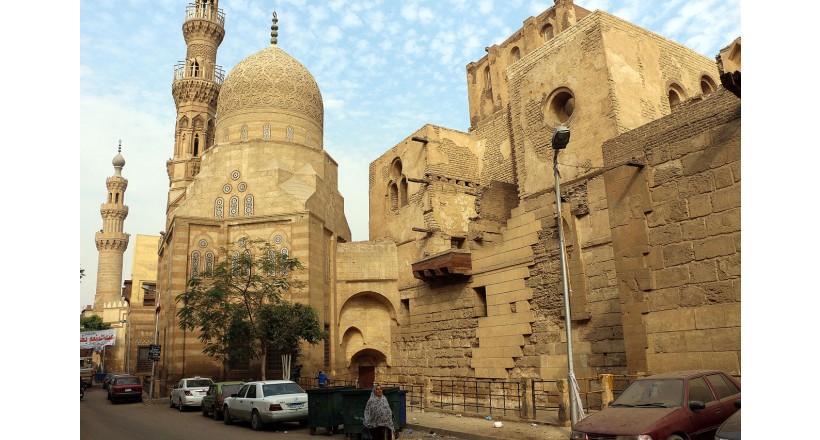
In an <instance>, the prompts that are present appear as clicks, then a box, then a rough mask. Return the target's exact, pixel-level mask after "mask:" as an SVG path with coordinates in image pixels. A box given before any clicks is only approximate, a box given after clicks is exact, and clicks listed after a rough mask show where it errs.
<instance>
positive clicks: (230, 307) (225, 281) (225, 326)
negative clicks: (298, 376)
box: [176, 238, 302, 380]
mask: <svg viewBox="0 0 820 440" xmlns="http://www.w3.org/2000/svg"><path fill="white" fill-rule="evenodd" d="M221 254H222V257H221V258H220V259H219V262H218V263H217V264H216V265H214V267H213V270H210V271H206V272H204V273H202V274H201V276H193V277H192V278H191V279H190V280H189V281H188V289H187V290H186V291H185V292H183V293H181V294H179V295H177V297H176V301H177V303H181V304H182V307H181V308H180V309H179V311H178V312H177V316H178V317H179V326H180V328H182V329H183V330H198V331H199V332H200V334H199V340H200V342H202V343H203V344H204V348H203V350H202V352H203V353H205V354H207V355H209V356H212V357H214V358H215V359H217V360H219V361H221V362H223V363H224V364H225V365H227V366H228V367H229V368H233V367H235V366H237V365H238V364H240V363H242V362H244V361H248V360H250V359H261V361H262V379H263V380H264V379H265V372H266V370H267V344H266V341H265V331H264V329H265V328H266V325H265V324H263V323H264V321H263V319H261V318H260V313H261V311H262V310H265V308H266V307H267V306H270V305H273V304H277V303H279V302H280V301H281V293H282V292H284V291H287V290H289V289H291V288H297V287H301V286H302V283H301V282H299V281H295V280H293V279H292V278H291V276H290V273H291V272H292V271H294V270H296V269H299V268H301V267H302V265H301V263H300V262H299V261H298V260H297V259H295V258H290V257H289V256H288V255H287V254H283V253H281V252H277V251H276V249H274V248H273V247H271V246H270V244H268V243H267V242H265V241H263V240H248V239H247V238H242V239H240V240H238V241H237V243H236V244H235V245H234V246H233V247H232V248H231V249H222V250H221Z"/></svg>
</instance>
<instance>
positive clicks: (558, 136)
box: [552, 125, 578, 425]
mask: <svg viewBox="0 0 820 440" xmlns="http://www.w3.org/2000/svg"><path fill="white" fill-rule="evenodd" d="M569 135H570V132H569V128H568V127H567V126H565V125H559V126H558V128H556V129H555V133H554V134H553V135H552V149H553V150H554V152H555V153H554V155H553V160H552V164H553V165H552V168H553V171H554V172H555V208H556V210H557V212H558V250H559V254H560V255H561V288H562V289H563V292H564V321H565V323H566V328H567V369H568V370H569V372H568V377H569V389H570V392H569V417H570V421H571V423H572V425H575V423H577V422H578V399H577V395H576V386H575V383H576V382H575V371H574V368H573V363H572V327H571V318H570V310H569V282H568V278H569V277H568V275H567V257H566V248H565V246H564V219H563V217H562V216H561V179H560V175H559V174H558V152H559V151H561V150H563V149H565V148H567V144H569Z"/></svg>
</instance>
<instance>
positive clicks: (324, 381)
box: [316, 371, 330, 388]
mask: <svg viewBox="0 0 820 440" xmlns="http://www.w3.org/2000/svg"><path fill="white" fill-rule="evenodd" d="M316 380H317V381H319V387H320V388H323V387H324V386H325V384H327V383H330V379H329V378H328V377H327V376H325V373H323V372H321V371H319V375H318V376H316Z"/></svg>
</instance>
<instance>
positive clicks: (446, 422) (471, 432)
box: [399, 412, 569, 440]
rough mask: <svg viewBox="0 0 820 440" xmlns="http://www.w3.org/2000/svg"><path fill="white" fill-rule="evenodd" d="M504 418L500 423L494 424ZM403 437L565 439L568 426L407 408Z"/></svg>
mask: <svg viewBox="0 0 820 440" xmlns="http://www.w3.org/2000/svg"><path fill="white" fill-rule="evenodd" d="M494 422H501V427H500V428H496V427H494ZM407 425H408V426H407V427H406V428H405V430H404V432H403V433H401V435H400V436H399V438H401V439H413V440H416V439H428V440H429V439H505V440H506V439H516V440H545V439H566V438H568V437H569V428H565V427H558V426H552V425H544V424H539V423H531V422H525V421H513V420H503V418H502V419H500V420H499V419H498V418H495V419H493V420H486V419H485V418H476V417H461V416H459V415H454V414H446V413H437V412H425V413H419V412H408V413H407Z"/></svg>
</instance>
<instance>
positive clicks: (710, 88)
mask: <svg viewBox="0 0 820 440" xmlns="http://www.w3.org/2000/svg"><path fill="white" fill-rule="evenodd" d="M715 90H717V85H715V82H714V81H713V80H712V78H710V77H709V75H703V76H702V77H700V91H701V93H703V94H704V95H708V94H710V93H712V92H714V91H715Z"/></svg>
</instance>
